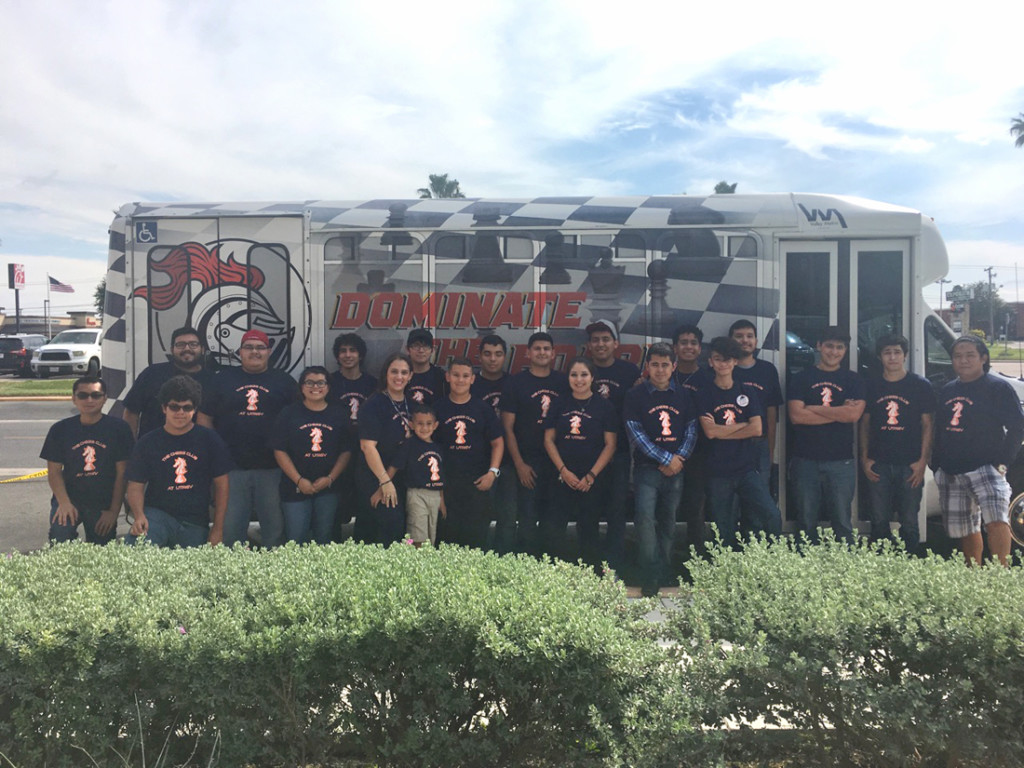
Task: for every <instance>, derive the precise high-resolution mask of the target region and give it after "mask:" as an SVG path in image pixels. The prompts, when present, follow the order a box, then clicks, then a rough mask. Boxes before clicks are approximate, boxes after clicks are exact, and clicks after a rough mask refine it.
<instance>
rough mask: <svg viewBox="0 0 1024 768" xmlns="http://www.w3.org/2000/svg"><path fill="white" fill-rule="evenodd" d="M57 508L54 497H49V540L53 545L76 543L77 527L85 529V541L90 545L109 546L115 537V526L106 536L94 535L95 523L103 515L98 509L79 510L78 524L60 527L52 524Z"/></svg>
mask: <svg viewBox="0 0 1024 768" xmlns="http://www.w3.org/2000/svg"><path fill="white" fill-rule="evenodd" d="M58 506H59V505H58V504H57V499H56V497H51V499H50V533H49V539H50V541H52V542H53V543H55V544H57V543H59V542H62V541H77V540H78V526H79V525H81V526H82V528H84V529H85V540H86V541H87V542H89V543H90V544H109V543H110V542H111V541H113V540H114V536H116V535H117V526H116V525H115V526H114V527H113V529H111V531H110V533H108V534H107V535H106V536H100V535H99V534H98V533H96V523H98V522H99V520H100V515H101V514H103V512H102V510H99V509H81V508H79V509H78V522H77V523H75V524H74V525H61V524H60V523H57V522H54V516H55V515H56V514H57V507H58Z"/></svg>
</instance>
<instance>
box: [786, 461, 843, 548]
mask: <svg viewBox="0 0 1024 768" xmlns="http://www.w3.org/2000/svg"><path fill="white" fill-rule="evenodd" d="M789 478H790V480H791V481H792V490H793V501H794V503H795V504H796V515H797V523H798V525H799V526H800V530H801V531H803V532H804V533H805V534H807V538H808V539H810V540H811V542H812V543H815V544H816V543H817V542H818V523H819V521H820V520H821V519H822V517H823V516H824V517H826V518H827V519H828V520H829V522H831V523H832V530H833V531H834V532H835V534H836V538H837V539H841V540H843V541H847V542H849V543H851V544H852V543H853V541H854V537H853V523H852V521H851V519H850V507H851V506H852V504H853V492H854V489H855V488H856V487H857V469H856V465H855V464H854V461H853V459H843V460H841V461H813V460H812V459H802V458H799V457H795V458H793V459H792V460H791V461H790V463H789ZM822 513H824V515H823V514H822Z"/></svg>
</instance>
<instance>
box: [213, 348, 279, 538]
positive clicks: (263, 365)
mask: <svg viewBox="0 0 1024 768" xmlns="http://www.w3.org/2000/svg"><path fill="white" fill-rule="evenodd" d="M271 353H272V350H271V348H270V339H269V338H268V337H267V334H265V333H264V332H263V331H259V330H256V329H255V328H253V329H250V330H248V331H246V332H245V335H244V336H242V344H241V347H240V348H239V350H238V359H239V360H240V361H241V363H242V365H241V366H240V367H235V366H232V367H230V368H222V369H221V370H220V371H218V372H217V375H215V376H214V377H213V381H212V382H211V383H210V386H209V387H207V388H206V390H204V392H203V405H202V407H201V408H200V410H199V415H198V416H197V417H196V423H197V424H201V425H202V426H204V427H209V428H211V429H215V430H216V431H217V434H219V435H220V436H221V437H222V438H223V439H224V442H225V443H227V446H228V448H229V449H230V451H231V459H232V461H233V462H234V464H235V468H234V469H232V471H231V475H230V477H229V481H230V485H231V493H230V496H229V500H228V511H227V517H226V518H225V521H224V543H225V544H227V545H229V546H230V545H232V544H234V543H235V542H237V541H241V542H243V543H244V542H246V541H248V539H249V521H250V520H251V519H252V513H253V511H255V512H256V517H257V519H258V520H259V521H260V540H261V543H262V544H263V546H264V547H276V546H277V545H279V544H283V543H284V514H283V512H282V511H281V496H280V494H279V493H278V485H279V484H280V482H281V469H280V467H278V466H277V461H276V460H275V459H274V451H273V449H271V447H270V444H269V439H270V433H271V431H272V430H273V428H274V423H275V422H276V421H277V417H278V416H279V415H280V413H281V411H283V410H284V408H285V406H286V405H289V404H291V403H294V402H295V401H296V400H297V399H298V387H297V386H296V384H295V379H293V378H292V377H291V376H290V375H288V374H287V373H286V372H285V371H282V370H280V369H278V368H270V356H271Z"/></svg>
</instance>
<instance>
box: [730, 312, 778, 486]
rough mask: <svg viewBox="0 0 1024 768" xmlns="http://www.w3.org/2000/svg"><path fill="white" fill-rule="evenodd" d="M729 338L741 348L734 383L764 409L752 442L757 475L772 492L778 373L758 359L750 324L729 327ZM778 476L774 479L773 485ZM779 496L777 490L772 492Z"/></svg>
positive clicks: (752, 326)
mask: <svg viewBox="0 0 1024 768" xmlns="http://www.w3.org/2000/svg"><path fill="white" fill-rule="evenodd" d="M729 338H731V339H734V340H735V341H736V343H738V344H739V345H740V358H739V360H738V361H737V363H736V367H735V368H734V369H733V372H732V377H733V379H734V380H735V381H736V382H737V383H738V384H741V385H742V386H743V388H744V389H746V390H748V391H749V390H754V391H756V392H757V394H758V399H760V401H761V406H762V407H763V408H764V419H763V420H762V426H763V429H762V430H761V437H759V438H757V439H756V440H755V444H756V445H757V449H758V458H759V466H758V471H759V472H760V473H761V474H763V475H764V477H765V482H768V483H769V485H770V487H771V488H775V485H772V484H771V482H770V480H771V476H772V466H773V463H774V460H775V432H776V428H777V426H778V422H779V406H780V405H782V403H783V399H782V386H781V385H780V383H779V370H778V368H776V367H775V366H774V365H772V364H771V363H769V362H768V361H767V360H762V359H761V358H759V357H757V356H756V355H757V326H755V325H754V324H753V323H752V322H751V321H750V320H746V319H742V320H737V321H736V322H735V323H733V324H732V325H730V326H729ZM777 483H778V476H777V475H776V476H775V484H776V485H777ZM773 492H774V493H775V494H776V495H778V489H777V488H775V490H774V491H773Z"/></svg>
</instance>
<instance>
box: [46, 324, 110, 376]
mask: <svg viewBox="0 0 1024 768" xmlns="http://www.w3.org/2000/svg"><path fill="white" fill-rule="evenodd" d="M102 340H103V332H102V331H101V330H100V329H99V328H71V329H68V330H66V331H61V332H60V333H58V334H57V335H56V336H54V337H53V340H52V341H51V342H50V343H49V344H46V345H44V346H42V347H40V348H39V349H37V350H36V353H35V354H34V355H33V356H32V362H31V366H32V373H33V374H34V375H35V376H38V377H39V378H42V379H45V378H46V377H47V376H56V375H59V374H70V373H77V374H79V375H89V376H99V374H100V369H101V368H102V360H103V356H102V354H101V353H100V343H101V341H102Z"/></svg>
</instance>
